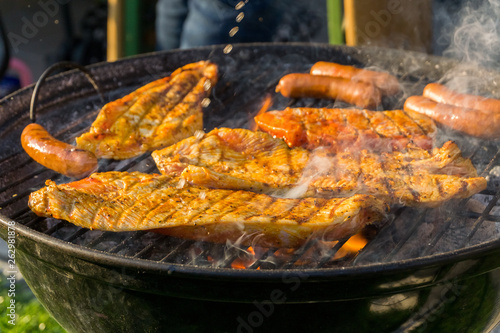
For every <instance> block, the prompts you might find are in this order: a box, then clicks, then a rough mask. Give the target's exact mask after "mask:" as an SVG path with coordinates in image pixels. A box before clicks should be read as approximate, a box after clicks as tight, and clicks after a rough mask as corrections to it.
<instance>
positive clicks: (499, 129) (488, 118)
mask: <svg viewBox="0 0 500 333" xmlns="http://www.w3.org/2000/svg"><path fill="white" fill-rule="evenodd" d="M404 110H405V111H414V112H418V113H421V114H425V115H427V116H428V117H430V118H432V119H433V120H435V121H436V122H438V123H440V124H442V125H445V126H447V127H450V128H452V129H454V130H456V131H460V132H463V133H466V134H468V135H471V136H475V137H479V138H485V139H497V138H500V113H494V112H488V111H483V110H477V109H472V108H464V107H461V106H456V105H450V104H443V103H438V102H435V101H433V100H431V99H429V98H427V97H424V96H411V97H408V98H407V99H406V101H405V104H404Z"/></svg>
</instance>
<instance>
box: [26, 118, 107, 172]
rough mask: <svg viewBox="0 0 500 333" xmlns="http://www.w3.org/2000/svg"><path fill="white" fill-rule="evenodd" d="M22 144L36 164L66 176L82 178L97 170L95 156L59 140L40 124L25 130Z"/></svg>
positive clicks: (30, 125) (31, 125)
mask: <svg viewBox="0 0 500 333" xmlns="http://www.w3.org/2000/svg"><path fill="white" fill-rule="evenodd" d="M21 144H22V146H23V148H24V150H25V151H26V153H27V154H28V155H29V156H30V157H31V158H32V159H34V160H35V161H36V162H38V163H40V164H41V165H43V166H45V167H47V168H49V169H52V170H54V171H56V172H59V173H61V174H63V175H65V176H68V177H74V178H80V177H84V176H87V175H88V174H90V173H91V172H93V171H95V170H97V166H98V163H97V158H96V157H95V155H94V154H92V153H91V152H88V151H86V150H83V149H78V148H76V147H74V146H72V145H70V144H68V143H65V142H62V141H59V140H57V139H56V138H54V137H53V136H52V135H50V134H49V132H47V130H46V129H45V128H43V126H41V125H39V124H34V123H33V124H29V125H28V126H26V127H25V128H24V130H23V132H22V134H21Z"/></svg>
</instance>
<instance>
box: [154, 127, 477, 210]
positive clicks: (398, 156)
mask: <svg viewBox="0 0 500 333" xmlns="http://www.w3.org/2000/svg"><path fill="white" fill-rule="evenodd" d="M152 156H153V158H154V160H155V163H156V165H157V167H158V169H159V170H160V172H161V173H162V174H166V175H174V176H180V177H182V178H184V179H186V180H187V181H188V182H189V183H191V184H196V185H201V186H207V187H212V188H228V189H244V190H248V191H254V192H258V193H267V194H273V195H278V196H283V197H299V198H303V197H308V196H313V197H327V198H329V197H347V196H351V195H354V194H369V195H375V196H377V197H379V198H381V199H382V200H384V201H385V202H387V203H389V204H391V205H392V204H402V205H407V206H413V207H435V206H438V205H440V204H441V203H443V202H445V201H448V200H450V199H454V198H465V197H469V196H471V195H473V194H475V193H478V192H480V191H482V190H483V189H485V188H486V180H485V178H483V177H478V175H477V171H476V169H475V168H474V166H473V165H472V162H471V161H470V160H469V159H466V158H464V157H462V154H461V151H460V149H459V148H458V146H457V145H456V144H455V143H454V142H451V141H449V142H447V143H445V144H444V145H443V146H442V147H441V148H434V149H433V150H432V152H429V151H427V150H425V149H421V148H418V147H415V146H413V145H409V146H408V147H407V148H406V149H405V150H403V151H395V152H390V153H380V154H379V153H373V152H370V151H368V150H361V151H358V152H342V153H339V154H335V155H333V154H331V153H330V152H329V151H328V150H325V149H316V150H314V151H312V152H311V151H308V150H306V149H304V148H301V147H294V148H289V147H288V145H287V144H286V143H285V142H284V141H283V140H281V139H277V138H273V137H272V136H271V135H270V134H267V133H264V132H253V131H250V130H246V129H229V128H219V129H214V130H213V131H211V132H209V133H206V134H204V135H201V136H193V137H190V138H187V139H184V140H182V141H180V142H178V143H177V144H174V145H172V146H170V147H167V148H164V149H162V150H157V151H154V152H153V153H152Z"/></svg>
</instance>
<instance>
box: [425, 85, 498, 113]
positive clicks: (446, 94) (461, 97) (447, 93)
mask: <svg viewBox="0 0 500 333" xmlns="http://www.w3.org/2000/svg"><path fill="white" fill-rule="evenodd" d="M423 96H424V97H427V98H429V99H432V100H433V101H435V102H438V103H444V104H451V105H456V106H461V107H464V108H471V109H479V110H483V111H491V112H500V100H498V99H494V98H486V97H481V96H478V95H471V94H461V93H458V92H455V91H453V90H451V89H449V88H447V87H446V86H444V85H442V84H439V83H429V84H428V85H426V86H425V88H424V92H423Z"/></svg>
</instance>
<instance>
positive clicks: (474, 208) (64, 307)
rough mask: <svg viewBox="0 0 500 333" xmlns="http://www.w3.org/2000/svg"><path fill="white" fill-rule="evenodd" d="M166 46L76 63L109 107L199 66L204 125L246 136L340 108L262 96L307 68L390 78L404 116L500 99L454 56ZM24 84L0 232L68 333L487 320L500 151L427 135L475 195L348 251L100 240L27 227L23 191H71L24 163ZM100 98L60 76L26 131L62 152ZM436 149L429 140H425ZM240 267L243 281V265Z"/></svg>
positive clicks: (130, 163)
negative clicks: (395, 81)
mask: <svg viewBox="0 0 500 333" xmlns="http://www.w3.org/2000/svg"><path fill="white" fill-rule="evenodd" d="M227 50H228V48H227V47H226V46H225V45H220V46H209V47H203V48H197V49H191V50H174V51H168V52H159V53H151V54H146V55H141V56H138V57H131V58H127V59H123V60H120V61H117V62H113V63H100V64H96V65H92V66H88V67H87V69H88V70H89V71H90V72H91V73H92V75H93V77H94V79H95V80H96V82H97V83H98V86H99V88H100V90H101V91H102V92H103V93H104V96H105V98H106V99H107V100H113V99H116V98H119V97H121V96H123V95H124V94H126V93H128V92H130V91H132V90H134V89H136V88H137V87H139V86H141V85H143V84H145V83H147V82H149V81H152V80H154V79H157V78H159V77H162V76H165V75H168V74H170V73H171V72H172V71H173V70H175V69H176V68H178V67H180V66H182V65H184V64H186V63H190V62H194V61H199V60H204V59H209V60H211V61H213V62H215V63H216V64H217V65H218V66H219V69H220V81H219V83H218V84H217V86H216V87H215V89H214V91H213V98H212V100H211V103H210V105H209V106H208V107H207V108H206V109H205V119H204V121H205V129H206V131H209V130H210V129H212V128H214V127H222V126H227V127H244V128H252V126H253V124H252V121H251V120H252V117H253V116H254V115H255V114H256V112H258V111H259V109H260V108H261V107H262V105H263V103H264V100H265V98H266V97H267V96H269V97H270V98H271V99H272V106H271V108H272V109H283V108H284V107H286V106H311V107H332V106H340V107H342V106H346V105H342V104H338V103H336V102H332V101H326V100H315V99H300V100H290V99H286V98H284V97H282V96H280V95H277V94H275V93H274V88H275V85H276V84H277V82H278V80H279V78H280V77H281V76H283V75H284V74H287V73H290V72H306V71H307V70H308V69H309V68H310V66H311V65H312V64H313V63H314V62H315V61H318V60H327V61H334V62H339V63H343V64H352V65H357V66H362V67H371V66H373V67H376V68H380V69H384V70H388V71H390V72H391V73H393V74H396V75H397V76H398V77H399V78H400V80H401V82H403V87H404V92H403V93H401V94H400V95H398V96H396V97H393V98H391V99H386V100H384V105H383V108H384V109H395V108H401V107H402V104H403V101H404V99H405V98H406V97H407V96H409V95H412V94H420V93H421V91H422V89H423V87H424V86H425V84H426V83H428V82H432V81H439V80H441V79H442V78H447V77H448V78H450V77H472V78H480V79H481V83H482V84H481V86H477V89H478V90H479V91H480V92H481V93H485V94H489V95H492V96H500V91H499V88H498V87H497V82H500V81H499V80H500V74H496V73H494V72H492V71H490V70H485V69H480V68H477V67H472V66H471V67H462V65H461V64H459V63H457V62H456V61H453V60H451V59H445V58H440V57H433V56H429V55H424V54H419V53H411V52H405V51H398V50H388V49H372V48H351V47H345V46H328V45H324V44H300V43H299V44H293V43H292V44H290V43H288V44H275V43H273V44H242V45H232V49H231V50H230V52H227ZM32 92H33V87H32V86H31V87H27V88H25V89H22V90H20V91H17V92H16V93H14V94H13V95H10V96H7V97H6V98H4V99H3V100H1V101H0V139H1V140H2V143H3V144H2V148H1V150H0V170H2V172H1V175H0V203H1V204H0V208H1V210H0V214H1V215H0V226H1V227H0V234H1V236H2V238H4V239H6V240H7V239H8V227H9V226H11V227H14V228H15V230H16V235H15V246H16V265H17V267H18V268H19V269H20V271H21V272H22V274H23V276H24V277H25V279H26V281H27V282H28V284H29V285H30V287H31V288H32V290H33V292H34V293H35V295H36V296H37V298H38V299H39V300H40V301H41V302H42V304H43V305H44V306H45V307H46V308H47V309H48V311H49V312H50V313H51V314H52V315H53V316H54V317H55V318H56V319H57V320H58V321H59V322H60V323H61V324H62V326H63V327H65V328H66V329H67V330H68V331H70V332H115V331H119V332H156V331H167V332H276V331H290V332H296V331H301V332H306V331H317V332H335V331H340V330H342V329H343V330H345V331H347V332H351V331H356V332H372V331H373V330H374V329H375V330H376V331H378V332H385V331H387V332H392V331H401V332H405V331H418V332H434V331H436V332H457V331H460V332H469V331H471V332H480V331H485V332H487V331H489V330H491V329H492V328H493V327H495V325H496V324H497V323H498V322H499V321H500V307H499V305H498V303H499V300H500V292H499V286H498V281H499V275H500V270H499V267H500V210H498V206H497V201H498V199H499V198H500V192H499V184H500V171H499V170H497V168H498V165H499V164H500V161H499V160H500V150H499V149H500V144H499V142H498V141H484V140H477V139H471V138H467V137H465V136H463V135H460V134H459V133H444V132H442V133H440V136H439V138H440V140H442V141H445V140H448V139H450V138H451V139H453V140H455V141H457V143H458V144H459V146H460V147H461V148H462V150H463V153H464V155H465V156H466V157H470V158H471V159H472V161H473V162H474V165H475V166H476V167H477V169H478V171H479V172H480V173H481V175H484V176H487V177H488V179H489V181H488V188H487V189H486V190H485V191H483V192H481V193H479V194H477V195H475V196H474V197H472V198H471V199H468V200H463V201H460V202H451V203H448V204H446V205H443V206H441V207H439V208H436V209H425V210H422V209H410V208H395V209H393V211H392V212H391V216H390V217H389V218H388V221H387V223H386V224H385V226H384V227H383V228H381V229H380V230H368V231H367V236H368V238H369V239H370V242H369V243H368V245H367V246H365V248H364V249H363V250H361V251H360V252H359V253H356V254H349V255H338V251H339V249H340V248H341V246H342V245H343V243H344V242H345V241H346V240H341V241H340V242H338V243H336V244H323V243H322V242H320V241H311V242H308V243H307V244H306V245H304V246H303V247H302V248H299V249H293V250H291V249H272V248H269V249H262V248H248V247H242V246H238V244H229V243H228V244H211V243H205V242H196V241H190V240H182V239H177V238H173V237H169V236H165V235H160V234H156V233H153V232H124V233H111V232H101V231H96V230H93V231H91V230H87V229H83V228H79V227H76V226H74V225H72V224H70V223H68V222H65V221H60V220H56V219H51V218H40V217H37V216H35V215H34V214H33V213H32V212H31V211H30V210H29V209H28V207H27V200H28V195H29V193H30V192H32V191H34V190H37V189H39V188H41V187H42V186H43V185H44V182H45V180H46V179H52V180H54V181H56V182H58V183H62V182H68V181H70V180H71V179H68V178H65V177H64V176H61V175H58V174H56V173H54V172H52V171H51V170H48V169H46V168H44V167H42V166H40V165H38V164H36V163H35V162H33V161H32V160H31V159H30V158H29V157H28V156H27V155H26V154H25V153H24V152H23V151H22V148H21V145H20V140H19V138H20V134H21V131H22V129H23V128H24V127H25V126H26V125H27V124H28V123H29V121H30V120H29V104H30V100H31V96H32ZM100 106H102V101H101V97H100V95H99V94H97V93H96V91H95V90H94V88H93V87H92V85H90V84H89V82H88V80H87V78H86V77H85V76H84V75H82V74H81V73H79V72H78V71H68V72H65V73H61V74H57V75H54V76H51V77H50V78H48V79H47V80H46V81H45V83H44V85H43V87H41V89H40V95H39V97H38V103H37V122H39V123H40V124H42V125H44V126H45V128H47V129H48V130H49V132H50V133H52V134H53V135H54V136H55V137H57V138H59V139H61V140H63V141H66V142H74V138H75V137H76V136H78V135H80V134H81V133H82V132H84V131H85V130H86V129H87V128H88V127H89V125H90V124H91V122H92V121H93V119H94V118H95V116H96V114H97V112H98V109H99V107H100ZM438 144H439V143H438ZM99 163H100V165H99V171H107V170H121V171H134V170H137V171H143V172H157V169H156V166H155V164H154V162H153V160H152V158H151V157H150V155H149V154H145V155H143V156H140V157H137V158H133V159H130V160H125V161H112V160H101V161H100V162H99ZM242 268H244V269H242Z"/></svg>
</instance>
